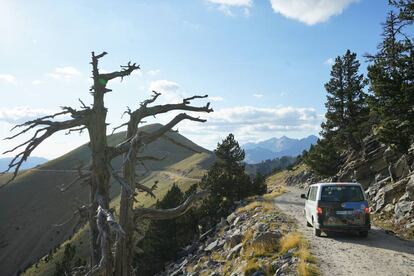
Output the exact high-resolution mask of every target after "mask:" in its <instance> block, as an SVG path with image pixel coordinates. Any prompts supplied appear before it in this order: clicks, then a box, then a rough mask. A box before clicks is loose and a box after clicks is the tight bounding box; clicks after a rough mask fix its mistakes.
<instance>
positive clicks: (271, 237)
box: [251, 232, 282, 245]
mask: <svg viewBox="0 0 414 276" xmlns="http://www.w3.org/2000/svg"><path fill="white" fill-rule="evenodd" d="M281 237H282V234H281V233H280V232H258V233H255V235H254V236H253V239H252V241H251V244H254V245H270V244H278V243H279V240H280V238H281Z"/></svg>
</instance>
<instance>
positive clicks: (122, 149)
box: [110, 113, 206, 159]
mask: <svg viewBox="0 0 414 276" xmlns="http://www.w3.org/2000/svg"><path fill="white" fill-rule="evenodd" d="M183 120H190V121H195V122H202V123H204V122H205V121H206V120H204V119H200V118H198V117H193V116H190V115H188V114H186V113H180V114H178V115H177V116H175V118H174V119H172V120H171V121H170V122H169V123H168V124H166V125H164V126H162V127H160V128H159V129H157V130H155V131H154V132H152V133H150V134H144V133H143V132H138V133H137V134H136V135H135V136H134V137H133V138H131V139H129V142H126V141H125V142H123V143H121V144H119V145H118V146H116V147H115V148H112V150H111V153H110V154H111V155H110V159H113V158H114V157H116V156H118V155H121V154H124V153H127V152H129V151H130V150H131V149H132V148H133V147H140V146H143V145H147V144H149V143H151V142H154V141H155V140H157V139H158V138H160V137H161V136H162V135H164V134H165V133H166V132H167V131H169V130H170V129H172V128H173V127H174V126H176V125H177V124H178V123H179V122H181V121H183Z"/></svg>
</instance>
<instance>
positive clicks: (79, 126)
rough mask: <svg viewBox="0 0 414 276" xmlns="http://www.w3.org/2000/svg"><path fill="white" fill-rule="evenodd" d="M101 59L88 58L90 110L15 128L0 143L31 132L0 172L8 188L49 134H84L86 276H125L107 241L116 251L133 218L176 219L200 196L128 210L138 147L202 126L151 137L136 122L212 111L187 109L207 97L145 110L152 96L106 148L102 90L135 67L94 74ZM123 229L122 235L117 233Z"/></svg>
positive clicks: (135, 186)
mask: <svg viewBox="0 0 414 276" xmlns="http://www.w3.org/2000/svg"><path fill="white" fill-rule="evenodd" d="M106 54H107V53H106V52H103V53H101V54H99V55H95V53H94V52H92V61H91V64H92V78H93V85H92V86H91V88H90V93H91V95H92V96H93V104H92V105H91V106H86V105H85V104H84V103H83V102H82V101H81V100H79V101H80V102H81V107H80V109H74V108H71V107H62V111H61V112H58V113H55V114H52V115H49V116H45V117H42V118H38V119H35V120H32V121H28V122H26V123H23V124H21V125H17V126H15V127H14V128H13V130H14V129H17V128H22V130H21V131H20V132H18V133H16V134H14V135H12V136H10V137H7V138H5V139H7V140H10V139H14V138H16V137H18V136H20V135H23V134H26V133H29V132H31V131H32V132H34V134H33V136H31V138H29V139H28V140H26V141H25V142H23V143H21V144H19V145H17V146H16V147H14V148H12V149H11V150H8V151H6V152H5V153H10V152H15V151H18V150H21V151H20V152H18V153H16V155H15V157H14V158H13V159H12V161H11V162H10V164H9V166H8V169H7V170H6V172H8V171H12V172H13V174H12V175H13V176H12V179H10V180H9V182H11V181H13V180H14V179H15V178H16V176H17V174H18V172H19V169H20V167H21V165H22V163H23V162H24V161H26V160H27V158H28V157H29V156H30V154H31V153H32V152H33V150H35V149H36V148H37V147H38V146H39V145H40V144H41V143H43V142H44V141H45V140H46V139H47V138H49V137H50V136H52V135H53V134H55V133H57V132H60V131H67V132H68V133H71V132H76V131H83V130H87V131H88V134H89V140H90V141H89V147H90V150H91V164H90V167H89V170H90V172H88V173H86V174H81V175H80V177H79V178H80V179H78V180H79V181H81V182H82V183H84V182H87V183H89V184H90V186H91V189H90V204H89V206H88V208H89V212H88V214H89V219H88V221H89V226H90V233H91V236H90V240H91V262H92V263H91V267H90V269H88V273H87V274H88V275H113V274H114V273H115V274H117V275H130V274H125V273H126V272H124V271H128V270H127V269H129V267H128V268H126V267H123V266H122V265H128V266H129V264H130V260H129V258H130V254H126V252H127V251H126V250H121V249H117V250H116V252H117V253H118V254H119V255H120V257H117V258H116V259H117V266H116V267H115V266H114V259H115V258H114V255H113V254H112V249H113V247H114V241H113V239H112V236H113V235H112V234H113V233H115V234H116V237H117V244H118V245H119V246H116V248H125V247H126V246H125V245H126V243H125V242H126V241H127V240H128V241H131V239H132V235H131V231H130V229H131V228H134V227H133V223H134V222H135V221H136V220H137V219H138V218H141V217H148V218H152V217H153V218H155V219H157V218H158V219H160V218H167V217H174V216H177V215H180V214H181V213H184V212H185V211H186V210H187V209H188V208H189V207H190V206H191V204H192V203H193V202H194V201H195V200H197V199H199V198H200V197H202V196H204V195H205V193H204V192H200V193H198V194H196V195H194V196H192V197H190V198H189V199H188V200H187V201H186V202H184V203H183V204H182V205H181V206H178V207H177V208H174V209H170V210H153V209H139V210H132V202H133V198H134V194H135V192H134V191H135V189H142V190H145V189H144V188H143V187H141V186H139V184H136V183H135V165H136V162H137V161H139V158H138V159H137V157H136V154H137V150H138V149H140V148H141V147H142V146H144V145H147V144H149V143H151V142H153V141H155V140H156V139H157V138H159V137H161V136H162V135H164V134H165V133H166V132H167V131H169V130H171V129H172V128H173V127H174V126H176V125H177V124H178V123H179V122H181V121H183V120H192V121H198V122H204V120H202V119H199V118H196V117H192V116H190V115H188V114H186V113H182V114H179V115H177V116H176V117H175V118H174V119H172V120H171V121H170V122H169V123H168V124H166V125H165V126H162V127H161V128H159V129H158V130H156V131H154V132H153V133H143V132H139V131H138V124H139V123H140V122H142V119H143V118H145V117H148V116H155V115H157V114H161V113H165V112H168V111H171V110H177V109H178V110H180V109H181V110H188V111H196V112H211V111H212V109H210V108H209V104H207V106H205V107H193V106H190V105H189V103H190V101H191V100H193V99H196V98H204V97H207V96H194V97H191V98H188V99H184V101H183V103H180V104H170V105H168V104H167V105H161V106H153V107H148V105H149V104H150V103H152V102H154V101H155V99H156V98H157V97H158V96H159V95H160V94H158V93H156V94H155V95H156V96H154V97H153V98H151V99H149V100H147V101H144V102H143V103H142V104H141V107H140V108H139V109H137V110H136V111H134V112H129V113H130V114H129V115H130V120H129V122H128V130H127V137H126V139H125V141H124V142H122V143H120V144H119V145H117V146H109V145H108V143H107V136H106V133H107V125H108V124H107V122H106V115H107V109H106V107H105V105H104V96H105V94H106V93H108V92H111V91H112V90H111V89H109V88H107V84H108V82H109V81H111V80H113V79H116V78H121V80H122V79H123V78H124V77H126V76H129V75H130V74H131V73H132V72H133V71H135V70H139V69H140V67H139V65H137V64H135V63H133V64H131V62H129V63H128V64H127V65H126V66H121V69H120V70H119V71H114V72H111V73H100V72H99V68H98V62H99V59H101V58H102V57H104V56H105V55H106ZM62 115H66V116H67V115H69V116H70V119H67V120H59V119H60V118H59V116H62ZM120 155H124V160H125V162H124V164H123V165H124V168H123V177H120V176H118V175H117V173H116V172H115V171H114V170H113V169H112V167H111V160H113V159H114V158H115V157H117V156H120ZM111 176H112V177H114V179H115V180H116V181H117V182H118V183H119V184H121V186H122V198H123V202H122V203H121V210H120V211H121V214H122V215H121V221H122V223H121V224H119V223H118V222H117V221H116V220H115V218H114V215H113V213H112V212H111V210H110V209H109V204H110V197H109V188H110V179H111ZM75 181H76V179H75ZM72 184H73V183H71V184H69V186H71V185H72ZM63 190H65V189H63ZM147 191H148V190H147ZM83 208H85V207H83ZM82 211H84V209H82ZM132 211H133V212H132ZM123 226H124V227H125V229H123ZM123 258H127V259H128V260H127V261H126V262H124V261H123V260H122V259H123ZM118 264H120V265H118ZM118 270H121V272H119V273H118Z"/></svg>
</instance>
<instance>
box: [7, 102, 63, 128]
mask: <svg viewBox="0 0 414 276" xmlns="http://www.w3.org/2000/svg"><path fill="white" fill-rule="evenodd" d="M54 113H56V111H55V110H50V109H44V108H30V107H28V106H20V107H12V108H0V121H3V122H7V123H10V124H19V123H23V122H26V121H29V120H33V119H36V118H39V117H43V116H46V115H50V114H54Z"/></svg>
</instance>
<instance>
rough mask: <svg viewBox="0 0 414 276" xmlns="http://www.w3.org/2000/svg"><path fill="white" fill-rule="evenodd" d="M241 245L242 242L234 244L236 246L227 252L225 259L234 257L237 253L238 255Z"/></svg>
mask: <svg viewBox="0 0 414 276" xmlns="http://www.w3.org/2000/svg"><path fill="white" fill-rule="evenodd" d="M242 247H243V244H241V243H240V244H238V245H236V246H234V247H233V248H232V249H231V250H230V252H229V254H228V255H227V260H231V259H233V258H234V257H236V256H237V255H239V253H240V250H241V249H242Z"/></svg>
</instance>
